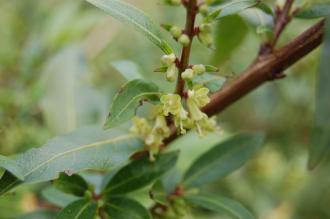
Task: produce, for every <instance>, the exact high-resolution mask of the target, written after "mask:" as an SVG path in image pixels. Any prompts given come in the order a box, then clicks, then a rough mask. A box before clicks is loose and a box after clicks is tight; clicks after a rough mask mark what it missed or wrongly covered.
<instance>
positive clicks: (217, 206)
mask: <svg viewBox="0 0 330 219" xmlns="http://www.w3.org/2000/svg"><path fill="white" fill-rule="evenodd" d="M185 198H186V200H187V201H188V202H189V203H191V204H193V205H196V206H199V207H201V208H204V209H208V210H211V211H214V212H218V213H221V214H226V215H228V216H230V217H231V218H233V219H256V217H254V216H253V215H252V214H251V213H250V212H249V211H248V210H247V209H246V208H244V207H243V206H242V205H241V204H240V203H238V202H236V201H234V200H231V199H228V198H224V197H216V196H214V195H212V196H211V195H189V196H186V197H185Z"/></svg>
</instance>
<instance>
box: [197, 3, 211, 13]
mask: <svg viewBox="0 0 330 219" xmlns="http://www.w3.org/2000/svg"><path fill="white" fill-rule="evenodd" d="M198 11H199V13H201V14H202V15H207V13H208V12H209V6H208V5H207V4H202V5H200V6H199V8H198Z"/></svg>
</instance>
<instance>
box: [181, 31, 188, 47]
mask: <svg viewBox="0 0 330 219" xmlns="http://www.w3.org/2000/svg"><path fill="white" fill-rule="evenodd" d="M179 43H181V45H183V46H188V45H189V43H190V39H189V36H188V35H187V34H182V35H181V36H180V37H179Z"/></svg>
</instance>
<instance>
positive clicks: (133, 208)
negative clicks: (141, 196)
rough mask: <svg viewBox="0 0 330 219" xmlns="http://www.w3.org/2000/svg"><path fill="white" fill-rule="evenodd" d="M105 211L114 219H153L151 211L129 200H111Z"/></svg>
mask: <svg viewBox="0 0 330 219" xmlns="http://www.w3.org/2000/svg"><path fill="white" fill-rule="evenodd" d="M104 209H105V211H106V212H107V214H108V215H109V217H110V218H113V219H151V216H150V214H149V211H148V210H147V209H146V208H145V207H144V206H143V205H141V204H140V203H139V202H137V201H135V200H132V199H128V198H111V200H110V201H109V202H107V203H106V204H105V206H104Z"/></svg>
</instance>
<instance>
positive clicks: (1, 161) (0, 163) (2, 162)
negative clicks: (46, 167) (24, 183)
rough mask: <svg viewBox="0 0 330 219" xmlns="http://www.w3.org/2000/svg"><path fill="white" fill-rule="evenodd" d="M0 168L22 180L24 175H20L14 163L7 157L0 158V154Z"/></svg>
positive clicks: (20, 171)
mask: <svg viewBox="0 0 330 219" xmlns="http://www.w3.org/2000/svg"><path fill="white" fill-rule="evenodd" d="M0 168H4V169H6V170H8V171H9V172H11V173H12V174H13V175H14V176H16V177H17V178H18V179H20V180H24V174H23V173H22V170H21V169H20V168H19V167H18V166H17V164H16V162H15V161H14V160H13V159H11V158H9V157H5V156H2V155H1V154H0Z"/></svg>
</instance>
